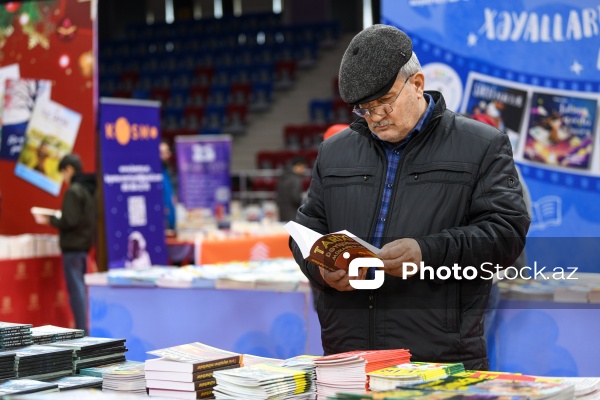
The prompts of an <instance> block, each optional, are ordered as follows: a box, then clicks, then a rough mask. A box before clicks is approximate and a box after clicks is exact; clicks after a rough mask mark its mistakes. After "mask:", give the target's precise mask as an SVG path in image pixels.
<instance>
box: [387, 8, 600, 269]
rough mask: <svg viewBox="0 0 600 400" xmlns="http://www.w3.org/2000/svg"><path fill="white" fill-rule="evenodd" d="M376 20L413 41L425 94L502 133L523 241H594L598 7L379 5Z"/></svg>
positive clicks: (599, 168) (598, 227)
mask: <svg viewBox="0 0 600 400" xmlns="http://www.w3.org/2000/svg"><path fill="white" fill-rule="evenodd" d="M381 22H382V23H384V24H389V25H394V26H396V27H398V28H400V29H402V30H404V31H405V32H406V33H407V34H408V35H409V36H410V37H411V38H412V40H413V50H414V52H415V53H416V55H417V56H418V58H419V60H420V62H421V65H422V66H423V71H424V73H425V87H426V89H430V90H439V91H441V92H442V93H443V94H444V97H445V99H446V103H447V107H448V108H450V109H452V110H454V111H456V112H459V113H463V114H466V115H468V116H470V117H472V118H474V119H477V120H480V121H482V122H485V123H488V124H490V125H494V126H496V127H498V128H499V129H501V130H503V131H504V132H506V133H507V135H509V137H510V140H511V143H512V144H513V153H514V157H515V161H516V162H517V164H518V165H519V166H520V168H521V172H522V175H523V179H524V181H525V182H526V184H527V186H528V188H529V190H530V194H531V200H532V209H533V210H532V213H533V215H532V225H531V228H530V230H529V238H530V239H531V238H546V237H554V238H557V237H596V238H599V237H600V213H598V212H597V207H598V206H597V205H598V204H600V143H599V140H600V139H599V134H598V130H599V125H600V124H599V123H598V110H599V108H598V107H599V105H600V95H599V93H600V1H599V0H578V1H572V0H550V1H548V0H507V1H501V2H500V1H487V0H469V1H466V0H406V1H396V0H382V3H381ZM543 243H544V241H537V240H529V241H528V245H527V249H528V259H529V260H534V259H541V258H545V254H546V253H547V251H546V250H545V247H546V246H544V245H543ZM565 243H566V242H565ZM554 249H556V247H555V248H554ZM571 250H572V248H571ZM552 253H553V254H555V255H556V256H557V257H558V258H559V259H557V260H555V262H561V261H562V260H564V261H565V263H566V262H567V261H568V259H569V257H570V258H571V259H572V251H570V250H569V249H567V248H563V249H561V251H553V252H552ZM578 255H579V254H578ZM595 259H596V258H594V260H595ZM588 261H591V259H590V260H588ZM559 265H560V264H559ZM580 271H581V272H600V265H599V264H598V263H596V262H585V263H583V264H582V266H581V268H580Z"/></svg>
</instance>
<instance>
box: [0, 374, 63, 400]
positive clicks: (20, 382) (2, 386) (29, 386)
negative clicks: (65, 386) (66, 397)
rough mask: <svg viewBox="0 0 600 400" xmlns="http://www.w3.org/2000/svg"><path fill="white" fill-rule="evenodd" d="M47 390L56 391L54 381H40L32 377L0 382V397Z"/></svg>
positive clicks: (45, 391) (47, 391)
mask: <svg viewBox="0 0 600 400" xmlns="http://www.w3.org/2000/svg"><path fill="white" fill-rule="evenodd" d="M49 392H58V385H57V384H56V383H47V382H40V381H36V380H33V379H13V380H10V381H6V382H3V383H0V397H2V398H4V396H6V395H21V394H26V393H49ZM11 397H12V396H11ZM19 398H20V397H19Z"/></svg>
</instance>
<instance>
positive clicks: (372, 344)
mask: <svg viewBox="0 0 600 400" xmlns="http://www.w3.org/2000/svg"><path fill="white" fill-rule="evenodd" d="M438 118H441V116H439V117H437V116H436V117H435V118H432V119H431V121H430V123H431V122H433V121H435V120H436V119H438ZM367 129H368V128H367ZM432 129H433V128H430V129H428V130H425V131H423V132H421V135H419V136H418V137H416V138H414V139H413V141H412V142H410V143H409V144H408V146H406V149H405V150H404V155H406V152H407V151H408V150H409V149H412V148H413V147H414V146H415V145H416V143H417V140H418V139H420V138H421V137H422V134H423V133H425V132H428V131H429V130H432ZM373 145H374V146H375V148H376V149H377V152H378V153H379V156H380V157H381V159H382V160H383V161H384V162H383V172H384V174H383V176H384V179H383V180H382V183H381V187H380V189H379V196H378V197H377V206H378V207H377V208H376V214H377V211H379V206H380V205H381V198H382V197H383V190H384V188H385V176H386V175H387V167H388V164H387V157H386V155H385V152H384V151H383V149H382V148H381V147H379V145H378V144H377V143H375V142H374V141H373ZM404 155H403V156H402V163H401V164H400V165H399V167H400V168H399V170H398V171H396V176H395V177H394V181H395V182H394V185H397V184H396V182H397V180H398V176H400V173H399V172H400V171H401V170H402V164H404ZM395 193H396V192H395V191H394V192H393V193H392V197H391V198H390V204H392V203H393V200H394V197H395ZM375 217H377V215H375ZM376 226H377V218H373V224H372V225H371V230H370V232H369V237H371V238H372V237H373V234H374V233H375V227H376ZM388 226H389V225H388V224H386V225H385V228H384V237H385V233H386V232H387V230H388ZM374 299H375V291H374V290H371V291H370V292H369V349H374V348H375V301H374Z"/></svg>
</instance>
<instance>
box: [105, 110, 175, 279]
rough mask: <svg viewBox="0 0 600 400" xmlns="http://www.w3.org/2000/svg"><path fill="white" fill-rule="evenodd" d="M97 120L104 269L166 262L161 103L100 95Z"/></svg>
mask: <svg viewBox="0 0 600 400" xmlns="http://www.w3.org/2000/svg"><path fill="white" fill-rule="evenodd" d="M99 120H100V151H101V155H100V159H101V162H102V185H103V190H104V216H105V221H106V247H107V259H108V268H131V269H142V268H146V267H149V266H151V265H164V264H165V263H166V261H167V250H166V244H165V234H164V230H165V228H164V211H163V201H162V190H163V188H162V185H163V175H162V170H161V163H160V158H159V150H158V149H159V144H160V131H159V128H158V127H159V123H160V104H159V103H158V102H154V101H141V100H130V99H108V98H102V99H100V116H99Z"/></svg>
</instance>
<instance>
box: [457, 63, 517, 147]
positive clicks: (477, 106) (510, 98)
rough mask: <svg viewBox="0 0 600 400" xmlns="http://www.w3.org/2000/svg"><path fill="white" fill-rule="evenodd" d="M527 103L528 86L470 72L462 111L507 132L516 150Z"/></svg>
mask: <svg viewBox="0 0 600 400" xmlns="http://www.w3.org/2000/svg"><path fill="white" fill-rule="evenodd" d="M526 107H527V91H526V90H524V89H520V88H517V87H515V86H514V85H512V84H511V83H510V82H507V81H501V80H499V79H494V78H492V77H487V76H485V75H481V74H476V73H471V74H469V81H468V84H467V91H466V93H465V101H464V102H463V110H462V112H463V113H464V114H467V115H469V116H470V117H471V118H473V119H475V120H478V121H481V122H483V123H486V124H488V125H492V126H494V127H496V128H498V129H500V130H501V131H503V132H505V133H506V134H507V135H508V137H509V139H510V144H511V145H512V148H513V152H515V153H516V149H517V146H518V144H519V139H520V132H521V126H522V123H523V119H524V116H525V109H526Z"/></svg>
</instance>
